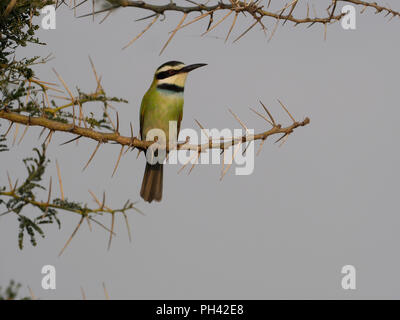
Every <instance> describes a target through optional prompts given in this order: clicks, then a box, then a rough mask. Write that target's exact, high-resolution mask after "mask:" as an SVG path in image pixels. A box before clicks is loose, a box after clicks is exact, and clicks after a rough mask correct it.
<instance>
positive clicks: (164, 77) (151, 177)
mask: <svg viewBox="0 0 400 320" xmlns="http://www.w3.org/2000/svg"><path fill="white" fill-rule="evenodd" d="M206 65H207V64H206V63H196V64H191V65H185V64H184V63H183V62H180V61H168V62H166V63H164V64H162V65H161V66H159V67H158V68H157V69H156V72H155V74H154V77H153V81H152V83H151V85H150V88H149V89H148V90H147V92H146V93H145V95H144V96H143V99H142V103H141V106H140V136H141V139H142V140H145V139H146V136H147V134H148V133H149V131H150V130H152V129H160V130H162V131H163V132H164V133H165V139H166V141H165V143H166V145H168V143H169V122H170V121H176V122H177V135H178V134H179V130H180V126H181V121H182V116H183V102H184V99H183V93H184V89H185V83H186V79H187V76H188V73H189V72H191V71H193V70H195V69H197V68H200V67H203V66H206ZM171 139H172V137H171ZM148 140H151V141H154V138H152V139H148ZM147 152H149V149H148V150H146V153H147ZM146 159H147V157H146ZM161 160H164V159H161ZM162 162H163V161H158V162H157V163H155V164H152V163H149V161H146V168H145V171H144V175H143V180H142V187H141V190H140V196H141V197H142V198H143V199H144V200H145V201H146V202H149V203H151V202H152V201H153V200H155V201H157V202H159V201H161V199H162V192H163V163H162Z"/></svg>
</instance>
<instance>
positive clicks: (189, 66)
mask: <svg viewBox="0 0 400 320" xmlns="http://www.w3.org/2000/svg"><path fill="white" fill-rule="evenodd" d="M206 65H207V63H196V64H190V65H188V66H185V67H183V68H182V69H181V70H179V73H181V72H182V73H186V72H190V71H193V70H195V69H197V68H200V67H204V66H206Z"/></svg>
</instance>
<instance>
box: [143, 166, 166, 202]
mask: <svg viewBox="0 0 400 320" xmlns="http://www.w3.org/2000/svg"><path fill="white" fill-rule="evenodd" d="M163 166H164V165H163V164H160V163H157V164H154V165H152V164H149V163H147V162H146V169H145V171H144V176H143V181H142V189H141V190H140V196H141V197H142V198H143V199H144V200H145V201H147V202H152V201H153V200H155V201H161V198H162V189H163Z"/></svg>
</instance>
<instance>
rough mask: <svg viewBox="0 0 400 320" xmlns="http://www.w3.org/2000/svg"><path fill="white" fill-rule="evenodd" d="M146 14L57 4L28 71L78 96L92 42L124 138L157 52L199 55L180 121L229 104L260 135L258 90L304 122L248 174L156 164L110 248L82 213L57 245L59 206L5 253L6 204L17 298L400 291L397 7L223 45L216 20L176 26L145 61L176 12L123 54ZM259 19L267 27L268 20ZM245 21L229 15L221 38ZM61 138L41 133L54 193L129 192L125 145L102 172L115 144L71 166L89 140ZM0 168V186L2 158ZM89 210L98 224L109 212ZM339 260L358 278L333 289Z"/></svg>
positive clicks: (219, 115) (232, 124)
mask: <svg viewBox="0 0 400 320" xmlns="http://www.w3.org/2000/svg"><path fill="white" fill-rule="evenodd" d="M387 2H388V3H389V4H390V5H392V7H394V8H396V7H398V5H397V1H394V0H392V1H387ZM88 11H89V8H88V7H86V10H83V9H81V10H80V11H79V12H80V13H86V12H88ZM145 15H146V13H145V12H142V11H139V10H135V9H131V8H126V9H123V10H119V11H117V12H115V13H113V14H112V15H111V16H110V17H109V18H108V19H107V20H106V21H105V22H104V23H103V24H101V25H99V24H98V23H92V22H91V18H85V19H75V18H74V17H73V14H72V13H71V12H70V11H68V10H66V9H60V10H59V11H58V13H57V29H56V30H53V31H44V30H41V31H40V32H39V36H40V38H41V40H43V41H44V42H47V43H48V46H46V47H34V46H30V47H29V48H27V49H26V51H24V54H25V53H26V54H28V55H30V56H32V55H36V54H37V55H47V54H48V53H49V52H52V53H53V54H54V55H55V57H56V59H54V60H52V61H51V62H50V63H48V64H47V65H45V66H41V67H40V68H39V70H38V75H39V76H40V78H41V79H42V80H48V81H55V80H56V77H55V76H54V74H53V73H52V71H51V68H52V67H55V68H56V69H57V71H58V72H59V73H60V74H61V75H62V77H63V78H64V79H65V81H66V82H67V83H68V84H69V86H70V87H72V88H73V87H74V86H75V85H77V86H79V87H80V88H82V89H83V90H86V91H90V90H92V89H93V88H94V85H95V82H94V79H93V74H92V73H91V69H90V65H89V61H88V58H87V57H88V55H91V57H92V58H93V60H94V62H95V64H96V67H97V70H98V72H99V73H100V74H101V75H102V79H103V80H102V83H103V86H104V88H105V90H106V92H107V93H108V94H109V95H114V96H120V97H124V98H126V99H127V100H129V104H127V105H124V104H121V105H119V114H120V120H121V131H122V133H124V134H125V135H129V121H132V122H133V123H134V126H135V130H137V128H138V113H139V107H140V101H141V99H142V96H143V94H144V93H145V91H146V90H147V88H148V86H149V84H150V82H151V80H152V75H153V72H154V70H155V68H156V67H157V66H158V65H160V64H161V63H163V62H165V61H168V60H182V61H184V62H186V63H198V62H204V63H208V66H207V67H206V68H203V69H201V70H198V71H195V72H193V74H190V76H189V79H188V82H187V86H186V90H185V111H184V118H183V123H182V128H187V127H189V128H191V127H193V128H195V127H196V125H195V123H194V121H193V119H195V118H196V119H198V120H199V121H200V122H201V123H202V124H203V125H205V126H206V127H209V128H239V124H238V123H237V122H236V121H235V120H234V119H233V118H232V116H231V115H230V114H229V112H228V108H231V109H232V110H233V111H235V112H236V113H237V114H238V115H239V116H240V117H241V118H242V119H243V120H244V121H245V122H246V124H247V125H248V126H249V127H251V128H254V129H255V131H256V132H259V131H261V130H265V123H264V122H263V121H262V120H261V119H259V118H257V116H256V115H254V114H253V113H252V112H251V111H250V110H249V109H248V107H255V108H259V106H258V105H257V103H258V100H259V99H261V100H262V101H263V102H264V103H265V104H267V105H268V106H269V108H270V110H271V111H272V112H273V113H274V115H276V118H277V119H279V120H281V121H282V122H284V123H289V119H288V118H287V116H286V115H285V114H284V112H283V111H282V109H281V108H280V107H279V104H278V102H277V101H276V99H277V98H278V99H281V100H282V101H283V102H284V103H285V105H286V106H287V107H288V108H289V110H290V111H291V112H292V114H293V115H294V116H295V117H296V118H297V119H299V120H302V119H303V118H304V117H305V116H308V117H310V118H311V124H310V125H309V126H307V127H305V128H300V129H298V130H297V131H296V132H295V133H294V134H293V135H292V136H291V137H290V138H289V140H288V141H287V142H286V144H285V145H284V146H283V147H281V148H279V147H278V146H277V145H274V144H272V143H271V142H267V143H266V144H265V146H264V148H263V151H262V152H261V154H260V156H258V157H257V158H256V163H255V171H254V173H253V174H252V175H250V176H236V175H234V174H233V173H234V171H231V172H230V173H229V174H228V175H227V176H226V177H225V178H224V180H223V181H222V182H220V181H219V174H220V166H218V165H213V166H212V165H203V166H197V167H196V168H195V169H194V171H193V172H192V173H191V175H190V176H187V174H186V173H181V174H179V175H177V171H178V169H179V167H178V166H176V165H168V166H167V167H166V170H165V173H164V179H165V180H164V198H163V201H162V202H161V203H159V204H151V205H149V204H145V203H144V202H143V201H140V203H139V204H138V207H139V208H140V209H141V210H142V211H144V212H145V214H146V216H141V215H139V214H137V213H135V212H132V213H130V215H129V218H130V222H131V227H132V232H133V243H129V242H128V237H127V232H126V229H125V225H124V221H123V218H122V216H118V217H117V224H116V232H117V237H116V238H115V239H114V240H113V244H112V247H111V250H110V251H107V242H108V234H107V233H106V232H105V231H104V230H103V229H101V228H98V227H96V226H95V227H94V230H93V232H89V229H88V226H87V225H86V224H84V225H83V226H82V228H81V229H80V231H79V232H78V234H77V235H76V237H75V238H74V239H73V241H72V242H71V243H70V245H69V247H68V248H67V250H66V251H65V252H64V254H63V256H62V257H61V258H57V255H58V253H59V251H60V249H61V248H62V247H63V245H64V243H65V242H66V240H67V239H68V237H69V236H70V234H71V233H72V231H73V229H74V227H75V225H76V224H77V223H78V220H79V217H78V216H74V215H72V214H69V213H62V214H61V219H62V228H61V230H58V229H57V228H56V226H50V227H47V228H46V229H45V231H46V238H45V239H40V240H39V245H38V246H37V247H32V246H31V245H30V244H29V242H28V241H27V242H26V244H25V248H24V250H23V251H20V250H19V249H18V247H17V227H18V225H17V221H16V218H15V216H12V215H7V216H5V217H2V218H0V221H1V223H0V234H1V239H2V240H1V241H0V252H1V263H0V283H1V284H2V285H5V284H7V283H8V281H9V279H15V280H17V281H18V282H21V283H22V284H23V285H24V286H25V287H24V289H23V290H22V293H25V294H28V291H27V289H26V286H27V285H29V286H30V287H31V288H32V290H33V291H34V292H35V294H36V295H37V296H39V297H41V298H43V299H57V298H66V299H75V298H78V299H79V298H80V297H81V294H80V286H82V287H83V288H84V289H85V292H86V295H87V297H88V298H103V297H104V294H103V289H102V282H103V281H104V282H105V283H106V286H107V289H108V292H109V294H110V296H111V298H115V299H117V298H121V299H146V298H155V299H157V298H165V299H167V298H169V299H176V298H179V299H182V298H188V299H192V298H209V299H214V298H227V299H230V298H237V299H242V298H243V299H244V298H253V299H267V298H278V299H280V298H289V299H292V298H306V299H307V298H344V299H347V298H397V299H398V298H400V295H399V292H400V280H399V279H400V278H399V276H398V270H399V267H400V258H399V255H398V253H397V252H398V244H399V243H400V234H399V232H398V226H399V224H400V217H399V212H398V191H399V179H400V174H399V170H398V163H399V162H400V152H399V148H398V137H399V134H400V129H399V126H398V119H399V118H400V109H399V102H398V92H399V90H398V72H399V68H398V57H399V51H400V44H399V41H398V28H399V26H400V25H399V21H398V19H394V20H393V21H391V22H387V19H384V18H383V16H382V15H381V16H375V15H374V14H373V13H372V12H371V11H370V10H367V12H366V13H364V14H363V15H360V14H359V13H358V14H357V18H358V19H357V30H355V31H345V30H343V29H342V28H341V27H340V24H335V25H332V26H329V28H328V39H327V41H326V42H324V41H323V27H322V26H314V27H312V28H310V29H306V27H305V26H299V27H297V28H293V26H292V25H291V24H290V23H288V24H287V25H285V26H284V27H281V26H280V27H279V28H278V30H277V32H276V35H275V36H274V38H273V40H272V41H271V42H267V40H266V39H265V37H264V35H263V32H262V31H260V30H259V29H256V28H255V29H254V30H252V31H251V32H250V33H249V34H248V35H246V37H244V38H243V39H241V40H240V41H239V42H238V43H235V44H231V43H227V44H225V43H224V41H223V39H224V38H225V35H226V32H227V30H228V28H229V26H230V23H229V22H226V23H224V24H223V25H221V27H220V28H217V29H216V30H215V32H212V33H211V34H210V36H209V37H204V38H203V39H200V37H199V35H200V34H201V33H202V32H203V31H204V28H205V22H201V23H200V24H194V25H193V26H191V27H190V28H187V29H186V30H182V32H179V33H178V34H177V35H176V37H175V38H174V39H173V40H172V42H171V43H170V45H169V46H168V48H167V49H166V51H165V53H164V54H163V55H162V56H161V57H160V56H159V55H158V53H159V51H160V49H161V47H162V45H163V44H164V42H165V41H166V39H167V37H168V35H167V31H169V30H172V29H173V28H174V27H175V25H176V24H177V22H178V21H179V19H180V16H178V15H175V14H168V15H167V19H166V20H165V21H164V22H161V23H159V24H158V25H155V26H154V27H153V28H152V29H150V31H149V32H148V33H147V34H146V35H145V36H144V37H143V38H142V39H140V40H139V41H137V42H136V43H135V44H134V45H133V46H131V47H130V48H128V49H126V50H121V48H122V47H123V46H124V45H125V44H126V43H127V42H128V41H129V40H130V39H132V38H133V37H134V36H135V35H136V34H138V33H139V32H140V31H142V30H143V28H144V27H145V26H146V25H147V23H148V22H147V21H146V22H134V19H136V18H139V17H142V16H145ZM99 20H100V18H97V21H99ZM265 21H266V22H267V21H268V23H267V26H268V27H269V28H270V29H271V28H272V27H273V24H274V21H271V20H267V19H266V20H265ZM249 23H250V21H249V20H246V19H243V18H241V19H240V20H239V21H238V24H237V29H236V31H235V35H236V36H237V35H239V34H240V32H241V31H242V30H244V29H245V28H246V27H247V26H248V25H249ZM215 36H217V37H218V38H215ZM232 39H233V37H232ZM96 108H99V105H95V104H94V105H91V106H89V107H88V110H89V109H90V110H96ZM1 123H2V124H3V126H2V128H4V121H3V122H1ZM39 132H40V129H38V128H36V129H30V130H29V132H28V134H29V136H27V137H26V138H25V139H24V141H23V142H22V144H21V145H20V146H16V147H14V148H12V150H11V152H8V153H2V154H1V157H2V160H1V163H2V167H3V168H8V170H9V171H10V173H11V174H12V176H13V177H17V176H18V177H20V179H22V178H23V177H24V175H25V172H24V167H23V164H22V161H21V160H22V158H23V157H25V156H27V155H28V154H30V152H31V151H30V150H31V149H32V147H33V146H37V145H39V142H38V140H37V137H38V135H39ZM69 138H70V137H69V136H67V135H65V134H60V133H56V134H55V136H54V137H53V141H52V143H51V145H50V149H49V150H48V154H49V155H50V156H51V160H53V161H52V163H51V164H50V166H49V168H48V175H47V178H46V179H47V180H46V181H48V179H49V174H51V175H52V176H53V181H55V179H54V178H56V168H55V159H56V158H57V159H58V161H59V162H60V165H61V168H62V177H63V183H64V190H65V193H66V196H67V197H68V198H69V199H77V200H80V201H82V202H88V203H90V204H93V205H95V204H94V203H93V202H92V200H91V197H90V195H89V194H88V192H87V190H88V189H91V190H92V191H94V192H95V193H96V194H97V195H101V193H102V192H103V191H106V192H107V200H108V204H109V205H110V206H113V207H118V206H119V205H121V204H123V203H124V202H125V200H127V199H131V200H132V201H135V200H139V199H140V197H139V190H140V184H141V179H142V176H143V170H144V158H143V157H140V158H139V159H138V160H136V152H132V153H130V154H128V155H127V156H125V157H124V158H123V159H122V160H121V164H120V166H119V169H118V172H117V174H116V176H115V177H114V178H112V179H111V173H112V170H113V167H114V164H115V161H116V159H117V156H118V152H119V147H118V146H114V145H105V146H103V147H102V148H101V149H100V150H99V152H98V154H97V156H96V157H95V159H94V160H93V162H92V163H91V164H90V166H89V168H88V169H87V170H86V171H85V172H83V173H82V167H83V166H84V164H85V163H86V161H87V160H88V158H89V156H90V154H91V152H92V151H93V150H94V148H95V145H96V143H95V142H93V141H88V140H83V139H82V140H81V141H80V142H79V145H78V146H76V144H69V145H66V146H63V147H60V146H59V144H60V143H61V142H64V141H66V140H68V139H69ZM71 138H72V137H71ZM257 147H258V143H257V144H256V148H257ZM0 181H1V184H2V185H4V184H6V173H5V172H4V171H3V172H1V174H0ZM54 190H57V191H55V192H58V188H57V187H54ZM44 197H45V196H44ZM140 200H141V199H140ZM26 213H27V212H26ZM32 214H34V212H32ZM101 220H102V221H103V222H105V223H107V224H108V225H109V224H110V222H111V221H110V220H111V218H110V217H108V216H104V217H102V218H101ZM47 264H50V265H54V266H55V267H56V270H57V289H56V290H54V291H51V290H49V291H45V290H43V289H42V288H41V279H42V275H41V268H42V266H43V265H47ZM348 264H351V265H354V266H355V267H356V270H357V290H353V291H351V290H350V291H345V290H343V289H342V288H341V278H342V274H341V273H340V271H341V268H342V266H344V265H348Z"/></svg>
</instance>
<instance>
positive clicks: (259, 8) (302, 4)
mask: <svg viewBox="0 0 400 320" xmlns="http://www.w3.org/2000/svg"><path fill="white" fill-rule="evenodd" d="M86 1H87V0H86ZM86 1H85V0H84V1H83V3H84V2H86ZM183 2H184V3H187V5H178V4H176V3H175V2H174V1H165V2H164V3H163V4H152V3H149V2H147V1H134V0H104V1H103V8H102V9H100V10H95V7H94V5H93V7H92V10H91V12H90V13H88V14H84V15H81V16H79V17H87V16H92V17H93V19H94V17H95V15H97V14H101V13H106V16H105V17H104V18H103V19H102V20H101V22H103V21H104V20H105V19H106V18H107V17H108V16H109V14H110V13H111V12H113V11H115V10H117V9H120V8H128V7H130V8H135V9H141V10H146V11H150V12H151V14H150V15H148V16H145V17H144V18H141V19H138V20H137V21H140V20H147V19H150V18H153V20H152V21H151V23H150V24H149V25H147V27H146V28H145V29H144V30H143V31H142V32H141V33H139V34H138V35H137V36H135V37H134V38H133V39H132V40H131V41H130V42H129V43H128V44H127V45H126V46H125V47H124V49H125V48H126V47H128V46H130V45H131V44H132V43H134V42H135V41H136V40H137V39H139V38H140V37H141V36H142V35H143V34H144V33H145V32H146V31H147V30H149V29H150V28H151V27H152V26H153V25H155V23H156V22H157V21H158V20H159V18H160V17H162V16H165V14H166V13H167V12H178V13H182V14H183V17H182V20H181V21H180V22H179V24H178V25H177V26H176V28H175V29H174V30H173V31H172V32H171V36H170V37H169V39H168V41H167V42H166V44H165V45H164V47H163V49H162V50H161V52H160V54H161V53H162V52H163V50H164V49H165V47H166V46H167V45H168V43H169V42H170V41H171V40H172V38H173V37H174V36H175V34H176V33H177V31H178V30H180V29H183V28H185V27H187V26H189V25H191V24H193V23H195V22H198V21H201V20H207V19H209V22H208V27H207V30H206V32H204V33H203V34H202V36H203V35H205V34H207V33H208V32H209V31H211V30H213V29H215V28H216V27H217V26H218V25H220V24H221V23H222V22H223V21H224V20H225V19H226V18H228V17H229V16H230V15H231V14H232V13H235V15H234V18H233V20H232V22H231V27H230V28H229V31H228V34H227V37H226V40H227V39H228V37H229V35H230V34H231V32H232V30H233V28H234V26H235V24H236V20H237V17H238V15H239V14H241V15H242V16H244V17H245V18H247V17H251V18H252V19H253V20H254V22H253V23H252V24H251V25H250V26H249V27H248V28H246V29H245V30H244V31H243V32H242V33H241V34H240V35H239V36H237V37H236V38H235V40H234V42H235V41H237V40H239V39H240V38H242V37H243V36H244V35H245V34H247V32H249V31H250V30H251V29H252V28H253V27H255V26H256V25H259V26H260V27H261V29H262V30H263V31H264V33H265V34H267V29H268V28H267V27H266V25H265V23H267V22H268V21H269V20H272V21H275V22H276V24H275V26H274V27H273V28H271V32H270V36H269V40H270V39H271V38H272V36H273V35H274V33H275V31H276V28H277V27H278V24H279V22H282V24H283V25H284V24H286V23H287V22H288V21H289V22H292V23H293V24H294V26H297V25H300V24H308V26H309V27H311V26H312V25H314V24H320V25H321V24H322V25H323V26H324V29H325V37H326V27H327V25H328V24H332V23H335V22H337V21H339V20H340V19H342V18H343V17H344V16H345V15H346V14H347V13H342V12H341V10H339V8H338V3H339V2H340V3H343V4H344V5H345V4H352V5H355V6H359V7H361V8H362V9H361V13H363V12H364V11H365V10H366V9H368V8H370V9H373V10H374V11H375V13H376V14H377V13H384V14H385V16H389V17H390V19H392V18H394V17H400V11H396V10H393V9H391V8H390V7H389V6H387V5H380V4H378V3H376V2H371V1H361V0H329V1H325V3H326V6H325V11H326V12H324V13H323V14H320V13H318V12H317V10H316V9H315V6H314V2H311V6H312V10H310V4H309V1H303V0H293V1H289V2H286V3H285V5H282V4H281V3H282V2H281V1H277V2H274V1H272V0H268V1H261V0H248V1H238V0H227V1H223V0H219V1H203V2H202V3H200V2H198V1H197V2H196V1H189V0H185V1H183ZM209 3H211V4H209ZM81 4H82V2H81V3H80V4H79V6H80V5H81ZM265 4H266V5H265ZM272 4H276V6H277V8H276V9H272ZM74 9H76V7H74ZM300 10H303V11H305V13H299V11H300ZM226 11H228V13H226ZM311 11H312V12H313V14H311V13H310V12H311ZM219 12H223V16H222V17H221V18H220V19H215V22H214V15H216V14H218V13H219ZM191 13H198V14H200V15H199V16H197V17H195V18H193V19H192V20H190V21H189V22H186V23H183V22H184V20H186V18H187V16H188V15H189V14H191ZM268 19H269V20H268Z"/></svg>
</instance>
